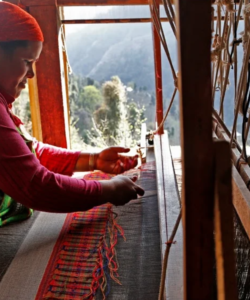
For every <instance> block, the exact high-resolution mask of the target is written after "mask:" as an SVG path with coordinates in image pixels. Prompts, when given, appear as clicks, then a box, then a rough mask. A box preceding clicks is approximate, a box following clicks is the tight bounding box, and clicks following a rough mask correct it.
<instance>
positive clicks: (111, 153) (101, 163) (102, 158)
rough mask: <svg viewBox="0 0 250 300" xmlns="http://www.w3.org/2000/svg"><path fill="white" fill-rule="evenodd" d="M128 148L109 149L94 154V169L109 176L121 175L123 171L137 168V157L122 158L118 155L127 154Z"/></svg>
mask: <svg viewBox="0 0 250 300" xmlns="http://www.w3.org/2000/svg"><path fill="white" fill-rule="evenodd" d="M129 151H130V149H129V148H124V147H110V148H107V149H105V150H103V151H101V152H100V153H99V154H96V159H95V169H97V170H100V171H103V172H105V173H111V174H121V173H123V172H124V171H127V170H129V169H132V168H134V167H136V166H137V163H138V155H135V156H123V155H120V153H128V152H129Z"/></svg>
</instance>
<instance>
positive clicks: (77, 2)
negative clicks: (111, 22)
mask: <svg viewBox="0 0 250 300" xmlns="http://www.w3.org/2000/svg"><path fill="white" fill-rule="evenodd" d="M6 1H8V2H11V3H14V4H18V3H19V2H20V0H6ZM156 1H157V2H158V3H159V4H162V0H156ZM21 2H22V5H25V6H46V5H53V4H55V3H56V2H55V0H42V1H41V0H22V1H21ZM214 2H215V0H211V3H214ZM171 3H173V4H174V0H171ZM236 3H239V0H236ZM57 5H59V6H118V5H148V0H57Z"/></svg>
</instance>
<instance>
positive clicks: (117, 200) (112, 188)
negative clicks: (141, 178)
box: [100, 175, 144, 205]
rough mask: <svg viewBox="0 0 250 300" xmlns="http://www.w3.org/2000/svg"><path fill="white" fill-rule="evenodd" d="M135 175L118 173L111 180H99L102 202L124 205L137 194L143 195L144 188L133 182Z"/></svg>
mask: <svg viewBox="0 0 250 300" xmlns="http://www.w3.org/2000/svg"><path fill="white" fill-rule="evenodd" d="M136 180H137V177H136V176H135V177H132V178H130V177H127V176H122V175H118V176H115V177H113V178H112V179H111V180H103V181H100V183H101V185H102V196H101V199H102V203H106V202H110V203H112V204H114V205H124V204H126V203H127V202H129V201H130V200H132V199H137V195H140V196H143V195H144V190H143V189H142V188H141V187H140V186H138V185H137V184H135V183H134V182H135V181H136Z"/></svg>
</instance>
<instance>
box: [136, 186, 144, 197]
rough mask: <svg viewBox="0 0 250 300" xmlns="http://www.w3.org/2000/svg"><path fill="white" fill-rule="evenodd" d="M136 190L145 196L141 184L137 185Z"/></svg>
mask: <svg viewBox="0 0 250 300" xmlns="http://www.w3.org/2000/svg"><path fill="white" fill-rule="evenodd" d="M135 190H136V193H137V194H138V195H140V196H143V195H144V193H145V191H144V189H143V188H141V187H140V186H139V185H135Z"/></svg>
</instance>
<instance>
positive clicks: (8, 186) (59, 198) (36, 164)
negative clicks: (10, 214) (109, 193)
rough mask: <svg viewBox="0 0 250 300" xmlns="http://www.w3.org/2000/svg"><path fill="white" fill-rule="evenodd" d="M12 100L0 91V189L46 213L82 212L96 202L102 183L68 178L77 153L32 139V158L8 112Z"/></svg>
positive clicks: (97, 202) (97, 201) (96, 203)
mask: <svg viewBox="0 0 250 300" xmlns="http://www.w3.org/2000/svg"><path fill="white" fill-rule="evenodd" d="M13 101H14V98H12V97H10V96H9V95H6V94H5V93H3V91H0V190H2V191H3V192H4V193H6V194H8V195H9V196H11V197H12V198H13V199H15V200H16V201H18V202H20V203H22V204H24V205H26V206H28V207H30V208H34V209H37V210H42V211H48V212H73V211H82V210H87V209H90V208H92V207H93V206H95V205H98V204H99V199H100V195H101V192H102V190H101V184H100V183H99V182H97V181H86V180H84V179H76V178H71V177H70V175H72V173H73V170H74V167H75V164H76V162H77V159H78V157H79V154H80V152H77V151H70V150H67V149H62V148H58V147H53V146H50V145H46V144H43V143H41V142H37V141H36V140H34V143H33V144H34V148H35V151H36V154H37V157H35V155H34V154H32V153H31V151H30V149H29V148H28V146H27V145H26V143H25V141H24V140H23V138H22V137H21V135H20V134H19V133H18V131H17V129H16V126H15V124H14V121H13V118H12V117H11V114H10V112H9V108H8V105H9V104H11V103H12V102H13Z"/></svg>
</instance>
